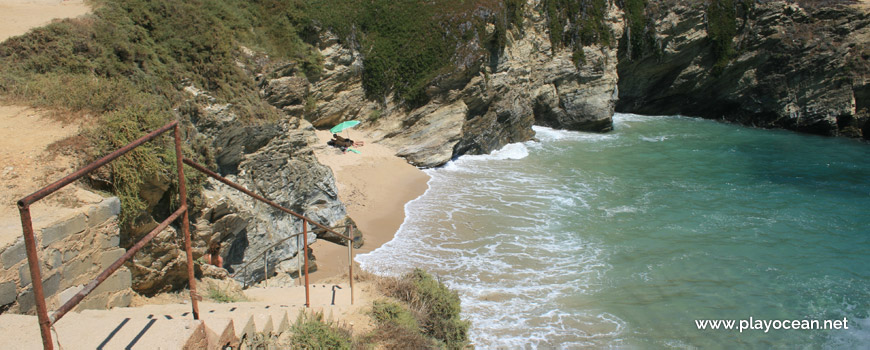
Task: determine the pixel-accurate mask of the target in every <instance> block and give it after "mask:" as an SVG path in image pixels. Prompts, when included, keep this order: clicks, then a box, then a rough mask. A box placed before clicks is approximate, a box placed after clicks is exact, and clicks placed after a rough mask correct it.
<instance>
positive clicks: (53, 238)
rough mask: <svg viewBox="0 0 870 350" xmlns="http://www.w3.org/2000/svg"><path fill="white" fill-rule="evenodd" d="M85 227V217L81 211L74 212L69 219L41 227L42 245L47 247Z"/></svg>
mask: <svg viewBox="0 0 870 350" xmlns="http://www.w3.org/2000/svg"><path fill="white" fill-rule="evenodd" d="M86 228H88V220H87V217H85V215H84V214H82V213H79V214H76V215H75V216H73V217H71V218H69V219H66V220H64V221H61V222H58V223H55V224H54V225H51V226H49V227H46V228H44V229H42V246H43V247H47V246H48V245H49V244H52V243H54V242H57V241H60V240H62V239H64V238H66V237H67V236H69V235H73V234H76V233H79V232H82V231H84V230H85V229H86Z"/></svg>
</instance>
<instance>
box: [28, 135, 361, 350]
mask: <svg viewBox="0 0 870 350" xmlns="http://www.w3.org/2000/svg"><path fill="white" fill-rule="evenodd" d="M169 130H173V134H174V138H175V158H176V167H177V172H178V188H179V190H178V192H179V202H180V206H179V208H178V209H177V210H176V211H175V212H173V213H172V215H170V216H169V217H168V218H166V219H165V220H163V222H161V223H160V224H159V225H158V226H157V227H155V228H154V229H153V230H152V231H151V232H149V233H148V234H147V235H145V236H144V237H143V238H142V239H140V240H139V241H138V242H136V244H135V245H133V246H132V247H130V249H128V250H127V252H126V253H124V255H122V256H121V257H120V258H118V260H116V261H115V262H114V263H112V265H110V266H109V267H108V268H106V269H105V270H103V271H102V272H101V273H100V274H99V275H98V276H97V277H96V278H94V279H93V280H91V282H89V283H88V284H87V285H85V287H84V288H82V290H80V291H79V292H78V293H76V294H75V295H74V296H73V297H72V298H71V299H70V300H68V301H67V302H66V303H64V304H63V305H62V306H61V307H60V308H59V309H58V310H57V311H56V312H55V313H54V314H53V315H52V316H51V317H49V316H48V309H47V306H46V303H45V293H44V291H43V286H42V276H41V273H40V270H39V256H38V254H37V251H36V238H35V237H34V234H33V221H32V218H31V215H30V205H31V204H33V203H35V202H37V201H39V200H40V199H43V198H45V197H46V196H48V195H50V194H52V193H54V192H56V191H58V190H60V189H61V188H63V187H64V186H67V185H69V184H71V183H73V182H74V181H76V180H78V179H80V178H82V177H83V176H85V175H87V174H88V173H90V172H92V171H94V170H96V169H98V168H100V167H102V166H104V165H106V164H108V163H109V162H111V161H113V160H115V159H117V158H118V157H120V156H122V155H124V154H126V153H128V152H130V151H132V150H133V149H135V148H136V147H139V146H141V145H142V144H144V143H146V142H148V141H151V140H153V139H155V138H156V137H158V136H160V135H161V134H163V133H165V132H167V131H169ZM183 164H187V165H189V166H191V167H193V168H194V169H196V170H198V171H200V172H202V173H204V174H206V175H208V176H210V177H212V178H215V179H217V180H218V181H221V182H223V183H224V184H226V185H228V186H230V187H232V188H234V189H236V190H238V191H240V192H242V193H245V194H247V195H248V196H250V197H253V198H254V199H257V200H259V201H261V202H263V203H266V204H269V205H270V206H272V207H274V208H276V209H279V210H281V211H283V212H285V213H287V214H290V215H293V216H295V217H297V218H299V219H301V220H302V235H303V236H304V240H305V254H304V257H305V305H306V306H310V303H309V290H308V223H309V222H310V223H312V224H314V225H315V226H317V227H318V228H320V229H323V230H325V231H327V232H331V233H333V234H335V235H336V236H338V237H340V238H343V239H345V240H347V241H348V244H347V246H348V259H349V265H350V271H349V276H350V286H351V304H352V303H353V261H352V260H351V259H352V257H353V238H351V237H352V236H353V233H352V232H353V227H352V226H346V227H345V231H346V233H347V235H343V234H340V233H338V232H336V231H335V230H333V229H331V228H329V227H326V226H324V225H321V224H320V223H317V222H315V221H313V220H311V219H310V218H307V217H305V216H303V215H301V214H298V213H296V212H293V211H292V210H289V209H287V208H284V207H282V206H280V205H278V204H276V203H275V202H272V201H270V200H268V199H266V198H264V197H262V196H260V195H257V194H256V193H253V192H251V191H249V190H248V189H246V188H244V187H242V186H240V185H238V184H236V183H234V182H232V181H230V180H227V179H225V178H223V177H222V176H220V175H218V174H216V173H214V172H213V171H211V170H209V169H207V168H205V167H203V166H202V165H200V164H197V163H196V162H194V161H193V160H190V159H188V158H185V157H184V155H183V154H182V152H181V128H180V126H179V122H178V121H173V122H171V123H169V124H166V125H164V126H163V127H161V128H159V129H156V130H154V131H151V132H149V133H148V134H146V135H145V136H142V137H140V138H138V139H136V140H134V141H133V142H130V143H129V144H127V145H125V146H123V147H121V148H119V149H118V150H116V151H114V152H112V153H109V154H108V155H106V156H104V157H102V158H100V159H98V160H96V161H94V162H92V163H90V164H88V165H86V166H85V167H83V168H81V169H79V170H77V171H75V172H74V173H72V174H70V175H67V176H65V177H64V178H62V179H60V180H58V181H55V182H54V183H52V184H50V185H48V186H45V187H43V188H41V189H39V190H37V191H36V192H34V193H32V194H30V195H29V196H27V197H24V198H22V199H21V200H19V201H18V203H17V204H18V210H19V214H20V215H21V227H22V230H23V235H24V245H25V249H26V253H27V263H28V267H29V268H30V277H31V280H32V281H33V282H32V283H33V296H34V299H35V304H36V315H37V318H38V319H39V328H40V333H41V335H42V345H43V348H44V349H46V350H51V349H54V344H53V343H52V339H51V326H52V324H54V323H56V322H57V321H58V320H60V319H61V318H62V317H63V316H64V315H66V314H67V313H68V312H69V311H70V310H72V309H73V308H75V306H76V305H78V304H79V303H80V302H81V301H82V300H83V299H84V298H85V297H87V296H88V294H90V293H91V292H93V291H94V289H96V288H97V287H98V286H99V285H100V284H101V283H103V282H104V281H105V280H106V279H107V278H108V277H109V276H111V275H112V274H113V273H115V272H116V271H117V270H118V269H119V268H121V266H122V265H123V264H124V263H125V262H126V261H128V260H130V259H131V258H132V257H133V255H135V254H136V253H137V252H138V251H139V250H140V249H142V247H144V246H145V245H146V244H148V243H149V242H150V241H151V240H152V239H153V238H154V237H155V236H156V235H157V234H158V233H160V232H161V231H163V230H164V229H166V228H167V227H168V226H169V224H170V223H171V222H173V221H175V220H177V219H178V218H179V217H181V219H182V222H181V230H182V232H183V234H184V250H185V252H186V254H187V275H188V283H189V288H190V301H191V307H192V309H193V310H192V311H193V318H194V319H195V320H198V319H199V304H198V300H199V296H197V294H196V279H195V277H194V272H193V254H192V252H191V239H190V218H189V207H188V205H187V185H186V181H185V177H184V166H183ZM296 236H298V235H296ZM294 237H295V236H294ZM270 248H273V247H270Z"/></svg>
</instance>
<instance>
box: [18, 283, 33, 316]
mask: <svg viewBox="0 0 870 350" xmlns="http://www.w3.org/2000/svg"><path fill="white" fill-rule="evenodd" d="M34 306H36V300H35V299H34V298H33V289H31V288H27V290H25V291H23V292H21V294H18V312H19V313H22V314H26V313H29V312H30V310H32V309H33V307H34Z"/></svg>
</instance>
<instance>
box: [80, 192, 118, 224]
mask: <svg viewBox="0 0 870 350" xmlns="http://www.w3.org/2000/svg"><path fill="white" fill-rule="evenodd" d="M119 213H121V201H120V200H119V199H118V197H110V198H106V199H103V201H102V202H100V203H99V204H97V205H94V206H92V207H91V208H90V209H88V225H89V226H90V227H95V226H99V225H101V224H102V223H104V222H106V220H108V219H110V218H112V217H114V216H115V215H118V214H119Z"/></svg>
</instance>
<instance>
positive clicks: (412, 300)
mask: <svg viewBox="0 0 870 350" xmlns="http://www.w3.org/2000/svg"><path fill="white" fill-rule="evenodd" d="M381 288H382V290H383V291H384V293H385V294H387V296H390V297H393V298H396V299H398V300H401V301H403V302H405V303H407V304H408V305H409V307H410V309H411V310H413V313H414V314H415V315H416V318H417V321H418V322H419V325H420V327H421V328H422V330H423V333H424V334H425V335H427V336H429V337H432V338H434V339H435V340H437V341H438V342H440V343H441V344H443V345H444V346H446V347H447V348H448V349H462V348H463V347H465V345H466V344H467V343H468V327H469V326H470V323H469V322H468V321H464V320H462V319H461V318H460V316H459V313H460V300H459V295H458V294H456V292H454V291H451V290H450V289H448V288H447V286H445V285H444V284H442V283H441V282H440V281H438V280H437V279H435V278H434V277H432V275H430V274H429V273H427V272H426V271H423V270H421V269H415V270H414V271H412V272H410V273H408V274H406V275H404V276H402V277H401V278H396V279H384V280H382V283H381Z"/></svg>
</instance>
